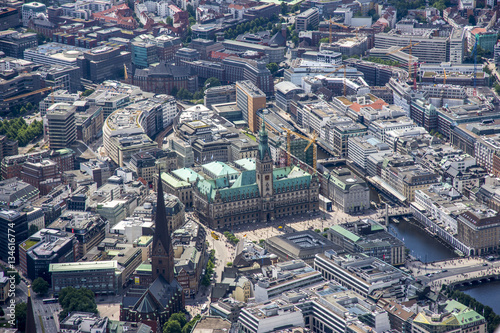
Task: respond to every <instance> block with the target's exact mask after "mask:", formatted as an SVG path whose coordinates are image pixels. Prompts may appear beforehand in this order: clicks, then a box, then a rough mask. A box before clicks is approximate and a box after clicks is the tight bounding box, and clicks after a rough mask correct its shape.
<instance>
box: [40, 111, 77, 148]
mask: <svg viewBox="0 0 500 333" xmlns="http://www.w3.org/2000/svg"><path fill="white" fill-rule="evenodd" d="M45 117H46V119H47V124H48V138H49V147H50V149H63V148H67V147H69V146H70V145H71V144H72V143H73V142H74V141H75V140H76V122H75V109H74V108H73V107H71V106H70V105H69V104H64V103H58V104H54V105H53V106H51V107H50V108H49V110H48V111H47V115H46V116H45Z"/></svg>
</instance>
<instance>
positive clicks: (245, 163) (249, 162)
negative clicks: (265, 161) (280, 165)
mask: <svg viewBox="0 0 500 333" xmlns="http://www.w3.org/2000/svg"><path fill="white" fill-rule="evenodd" d="M234 164H236V165H239V166H240V167H241V168H243V169H245V170H255V158H242V159H241V160H237V161H234Z"/></svg>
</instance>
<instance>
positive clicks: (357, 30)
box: [354, 25, 366, 39]
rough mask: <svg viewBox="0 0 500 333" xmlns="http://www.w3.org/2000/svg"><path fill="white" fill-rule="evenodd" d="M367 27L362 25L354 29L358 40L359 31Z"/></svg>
mask: <svg viewBox="0 0 500 333" xmlns="http://www.w3.org/2000/svg"><path fill="white" fill-rule="evenodd" d="M365 27H366V25H362V26H360V27H357V28H356V29H354V30H356V39H358V32H359V29H361V28H365Z"/></svg>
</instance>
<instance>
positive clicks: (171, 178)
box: [161, 172, 191, 188]
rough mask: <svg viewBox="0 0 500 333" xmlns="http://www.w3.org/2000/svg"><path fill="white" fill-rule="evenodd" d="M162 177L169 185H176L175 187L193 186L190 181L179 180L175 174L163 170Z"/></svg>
mask: <svg viewBox="0 0 500 333" xmlns="http://www.w3.org/2000/svg"><path fill="white" fill-rule="evenodd" d="M161 179H162V180H163V181H164V182H166V183H167V184H168V185H170V186H172V187H174V188H177V187H185V186H191V184H189V183H188V182H185V181H183V180H178V179H177V178H175V177H174V176H172V175H170V174H168V173H166V172H163V173H162V174H161Z"/></svg>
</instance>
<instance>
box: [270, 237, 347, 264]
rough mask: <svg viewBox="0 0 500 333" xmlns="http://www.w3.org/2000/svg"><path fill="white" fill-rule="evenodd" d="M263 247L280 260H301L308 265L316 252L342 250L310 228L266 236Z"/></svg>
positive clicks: (311, 262) (312, 260)
mask: <svg viewBox="0 0 500 333" xmlns="http://www.w3.org/2000/svg"><path fill="white" fill-rule="evenodd" d="M264 247H265V248H266V250H268V251H269V252H271V253H274V254H276V255H277V256H278V257H279V258H280V260H285V261H286V260H292V259H294V260H303V261H304V262H305V263H306V264H309V265H312V264H313V262H314V257H315V256H316V254H318V253H323V252H324V251H327V250H335V251H337V252H342V249H341V248H340V247H339V246H336V245H335V244H333V243H332V242H331V241H329V240H328V239H326V238H325V237H323V236H321V235H320V234H318V233H316V232H314V231H312V230H305V231H299V232H294V233H290V234H285V235H280V236H274V237H271V238H268V239H266V240H265V243H264Z"/></svg>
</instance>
